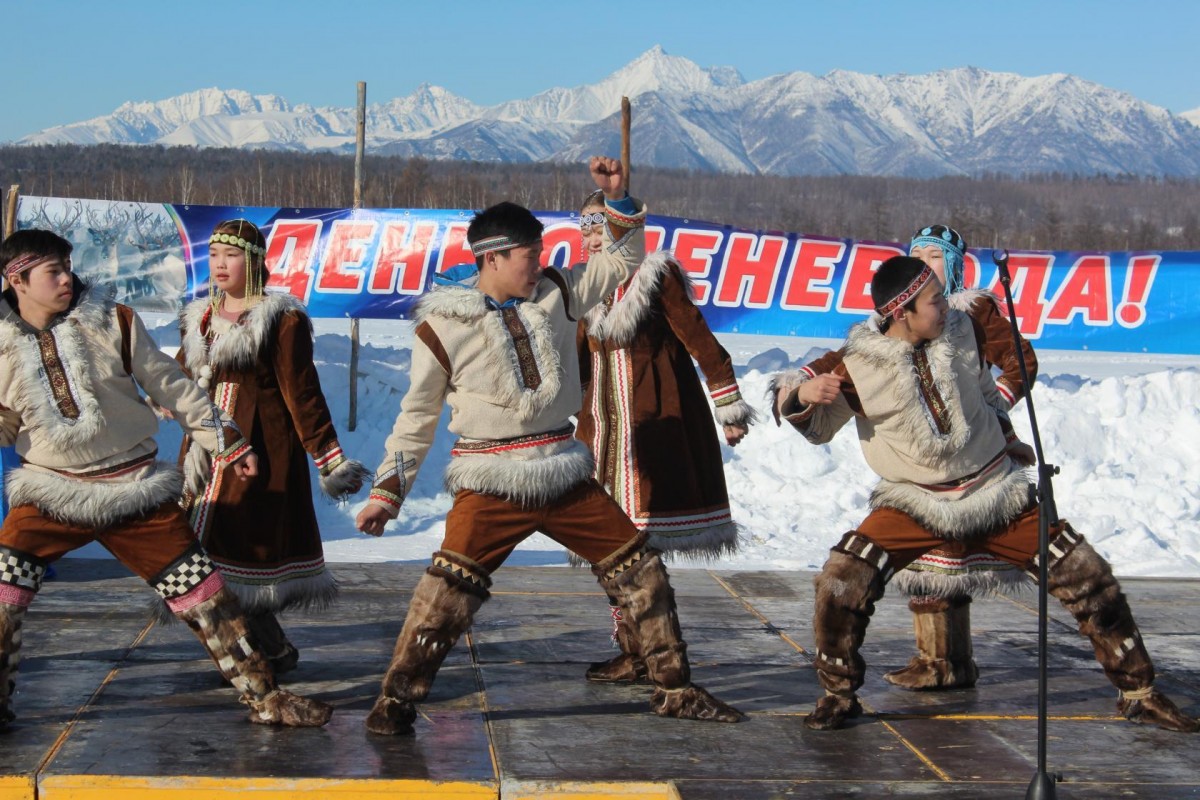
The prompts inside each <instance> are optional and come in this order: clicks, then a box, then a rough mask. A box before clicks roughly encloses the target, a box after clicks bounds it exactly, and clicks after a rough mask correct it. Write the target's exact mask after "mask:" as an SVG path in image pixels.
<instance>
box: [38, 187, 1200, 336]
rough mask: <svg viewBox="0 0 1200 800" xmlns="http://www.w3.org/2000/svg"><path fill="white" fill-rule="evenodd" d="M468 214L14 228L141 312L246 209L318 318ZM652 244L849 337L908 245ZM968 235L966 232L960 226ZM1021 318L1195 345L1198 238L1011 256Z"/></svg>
mask: <svg viewBox="0 0 1200 800" xmlns="http://www.w3.org/2000/svg"><path fill="white" fill-rule="evenodd" d="M535 213H536V214H537V216H538V218H539V219H540V220H541V221H542V222H543V223H544V224H545V226H546V230H545V235H544V245H545V247H544V250H543V260H544V261H545V263H547V264H551V265H555V266H558V267H567V266H569V265H571V264H574V263H577V262H579V261H580V260H581V256H582V252H581V243H580V238H579V230H578V220H577V217H576V214H574V213H562V212H535ZM472 214H473V212H472V211H468V210H438V209H360V210H357V211H354V210H350V209H329V208H324V209H316V208H251V207H246V208H233V207H225V206H198V205H169V204H151V203H125V202H109V201H98V200H75V199H64V198H49V197H22V198H21V200H20V204H19V207H18V213H17V219H18V226H19V227H21V228H31V227H38V228H46V229H49V230H53V231H55V232H57V233H59V234H60V235H62V236H64V237H66V238H67V239H69V240H70V241H71V243H72V244H73V245H74V246H75V251H74V266H75V269H76V270H77V271H78V272H79V273H80V274H81V275H83V276H84V277H86V278H88V279H90V280H98V281H107V282H112V283H114V284H115V285H116V287H117V291H118V298H119V299H120V300H121V301H122V302H125V303H128V304H129V305H132V306H133V307H135V308H138V309H140V310H147V311H173V310H177V309H178V308H179V307H180V306H181V304H182V303H184V302H186V301H188V300H191V299H192V298H195V297H202V296H205V295H207V293H208V291H209V290H208V237H209V234H210V233H211V231H212V229H213V227H214V226H215V225H216V224H217V223H218V222H220V221H222V220H225V219H232V218H244V219H248V220H250V221H251V222H253V223H255V224H256V225H258V226H259V227H260V228H262V229H263V231H264V232H265V233H266V234H267V266H268V268H269V270H270V272H271V278H270V282H269V285H268V288H269V289H270V290H273V291H287V292H291V293H293V294H294V295H296V297H298V298H300V299H301V300H302V301H304V302H305V303H306V304H307V306H308V309H309V313H310V314H311V315H312V316H314V317H360V318H376V319H403V318H406V317H407V316H408V315H409V314H410V313H411V311H412V308H413V305H414V303H415V302H416V301H417V300H418V299H419V297H420V296H421V294H422V293H424V292H425V291H427V290H428V288H429V285H430V281H431V278H432V275H433V274H434V273H436V272H441V271H443V270H445V269H447V268H449V267H452V266H455V265H458V264H464V263H467V262H470V261H472V257H471V252H470V248H469V247H468V246H467V243H466V230H467V225H468V223H469V222H470V219H471V216H472ZM646 233H647V246H648V249H649V250H658V249H664V248H665V249H670V250H673V251H674V252H675V255H676V257H677V258H678V259H679V261H680V263H681V264H683V266H684V268H685V269H686V270H687V271H688V273H689V275H690V276H691V279H692V283H693V289H694V295H695V298H696V303H697V305H699V306H700V308H701V309H702V311H703V313H704V316H705V318H706V319H707V320H708V323H709V325H710V326H711V327H712V328H713V330H715V331H717V332H727V333H749V334H762V335H772V336H780V335H785V336H802V337H814V338H823V339H840V338H842V337H843V336H844V335H845V333H846V330H847V329H848V328H849V326H850V325H851V324H853V323H854V322H857V321H858V320H861V319H862V318H863V317H864V316H865V315H867V314H869V313H870V312H871V300H870V291H869V287H870V281H871V276H872V274H873V273H874V271H875V269H876V267H878V265H879V264H880V263H882V262H883V261H884V260H886V259H887V258H890V257H891V256H893V255H897V254H900V253H903V252H905V248H904V245H903V244H899V243H887V242H884V243H879V242H862V241H855V240H851V239H838V238H830V237H826V236H814V235H807V234H799V233H784V232H774V231H772V232H763V231H752V230H745V229H740V228H733V227H730V226H728V225H719V224H714V223H708V222H696V221H693V220H687V219H680V218H676V217H660V216H651V217H650V220H649V224H648V225H647V230H646ZM966 233H967V235H968V236H969V235H970V231H966ZM991 256H992V251H991V250H988V249H980V250H972V251H970V252H969V253H968V256H967V259H966V285H967V286H968V287H979V288H984V289H987V290H990V291H992V292H995V293H996V294H997V295H1001V296H1002V293H1003V289H1002V288H1001V287H1000V284H999V280H998V275H997V270H996V268H995V266H993V264H992V258H991ZM1009 264H1010V269H1011V271H1012V291H1013V294H1014V299H1015V306H1016V312H1017V320H1018V324H1019V327H1020V329H1021V331H1022V333H1023V334H1024V335H1025V336H1026V337H1028V338H1030V339H1032V340H1035V341H1036V342H1037V343H1038V346H1039V347H1046V348H1052V349H1059V350H1101V351H1114V352H1150V353H1179V354H1200V336H1197V333H1198V332H1200V331H1198V328H1197V322H1198V317H1197V314H1198V313H1200V312H1198V311H1197V309H1200V252H1180V251H1160V250H1151V251H1136V252H1094V251H1093V252H1076V251H1063V250H1056V251H1019V252H1014V253H1013V254H1012V257H1011V260H1010V262H1009Z"/></svg>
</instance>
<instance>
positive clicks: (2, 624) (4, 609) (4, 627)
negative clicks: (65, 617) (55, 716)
mask: <svg viewBox="0 0 1200 800" xmlns="http://www.w3.org/2000/svg"><path fill="white" fill-rule="evenodd" d="M24 620H25V607H24V606H17V605H12V604H10V603H0V728H3V727H4V726H5V725H7V724H8V723H10V722H12V721H13V720H14V719H16V716H17V715H16V714H14V713H13V710H12V696H13V691H14V690H15V689H16V681H17V667H18V666H19V665H20V663H21V623H22V622H24Z"/></svg>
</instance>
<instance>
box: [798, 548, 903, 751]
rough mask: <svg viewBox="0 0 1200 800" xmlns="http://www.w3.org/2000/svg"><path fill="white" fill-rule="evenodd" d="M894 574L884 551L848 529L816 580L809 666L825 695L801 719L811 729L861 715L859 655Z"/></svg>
mask: <svg viewBox="0 0 1200 800" xmlns="http://www.w3.org/2000/svg"><path fill="white" fill-rule="evenodd" d="M891 576H892V568H891V563H890V559H889V557H888V554H887V551H886V550H884V549H883V548H882V547H880V546H879V545H877V544H875V543H874V542H872V541H871V540H870V539H867V538H866V537H863V536H859V535H858V534H857V533H855V532H853V531H851V532H850V533H847V534H846V535H845V536H843V537H842V540H841V542H839V543H838V545H837V546H836V547H834V548H833V549H832V550H830V552H829V558H828V560H826V562H825V566H824V567H822V568H821V574H820V575H818V576H817V577H816V580H815V581H814V584H815V587H816V603H815V607H814V609H813V634H814V639H815V641H816V645H817V652H816V657H815V658H814V660H813V666H814V667H815V668H816V670H817V680H818V681H819V682H820V684H821V686H822V688H824V689H825V696H824V697H822V698H821V699H820V700H818V701H817V705H816V708H814V709H813V710H812V712H811V713H809V715H808V716H807V717H805V718H804V724H805V726H807V727H809V728H812V729H813V730H821V731H824V730H833V729H834V728H840V727H842V725H844V724H845V722H846V720H847V719H850V718H852V717H857V716H858V715H859V714H861V713H862V705H860V704H859V702H858V695H857V694H856V692H857V691H858V689H859V687H861V686H862V685H863V677H864V675H865V674H866V670H867V665H866V663H865V662H864V661H863V659H862V656H861V655H859V649H860V648H861V647H862V643H863V639H864V638H865V637H866V634H867V625H869V624H870V622H871V615H872V614H874V613H875V601H876V600H878V599H879V598H880V597H883V587H884V586H885V585H886V583H887V581H888V579H890V578H891Z"/></svg>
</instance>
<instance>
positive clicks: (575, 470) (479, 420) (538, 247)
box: [358, 158, 741, 734]
mask: <svg viewBox="0 0 1200 800" xmlns="http://www.w3.org/2000/svg"><path fill="white" fill-rule="evenodd" d="M590 171H591V175H592V178H593V180H594V181H595V183H596V186H597V187H599V188H600V189H601V190H602V192H603V194H604V197H605V209H604V216H605V233H604V236H605V241H604V247H603V248H602V252H600V253H598V254H596V255H593V256H592V257H591V259H590V260H589V261H588V263H587V264H586V265H576V266H575V267H573V268H571V269H567V270H557V269H553V268H546V269H543V268H542V266H541V263H540V257H541V253H542V224H541V223H540V222H538V220H537V218H536V217H534V216H533V214H531V213H530V212H529V211H528V210H527V209H525V208H522V207H521V206H518V205H515V204H513V203H500V204H499V205H495V206H492V207H491V208H488V209H486V210H485V211H482V212H480V213H479V214H477V215H476V216H475V218H474V219H473V220H472V221H471V225H470V227H469V228H468V230H467V240H468V242H469V243H470V244H471V250H472V253H473V254H474V256H475V267H476V269H475V270H473V271H472V270H468V271H471V272H474V274H473V275H471V276H470V277H468V278H464V279H463V280H462V282H460V283H458V284H454V285H449V286H443V287H441V288H435V289H434V290H433V291H432V292H430V294H429V295H428V296H427V297H425V298H424V299H423V300H422V301H421V303H420V305H419V307H418V309H417V314H416V319H417V323H418V324H417V328H416V341H415V342H414V343H413V355H412V373H411V374H412V383H411V385H410V386H409V390H408V394H407V395H405V397H404V400H403V402H402V404H401V410H400V415H399V417H398V418H397V419H396V424H395V427H394V428H393V430H392V434H391V436H390V437H389V438H388V440H387V443H386V445H385V453H386V456H385V458H384V462H383V464H382V465H381V466H380V468H379V470H378V472H377V473H376V476H375V486H374V488H373V489H372V491H371V498H370V501H369V502H368V505H367V507H366V508H364V509H363V511H362V512H360V513H359V515H358V527H359V529H360V530H362V531H363V532H365V533H369V534H372V535H376V536H378V535H379V534H381V533H382V532H383V527H384V525H385V523H387V522H388V521H389V520H392V519H395V518H396V516H397V515H398V513H399V510H400V506H401V504H402V503H403V501H404V498H405V496H406V495H407V494H408V490H409V487H411V486H412V483H413V480H414V479H415V478H416V474H417V470H418V469H419V468H420V466H421V462H422V461H424V459H425V456H426V454H427V453H428V451H429V447H430V445H431V444H432V442H433V437H434V432H435V430H436V428H437V423H438V418H439V417H440V416H441V413H442V407H443V405H445V404H447V403H448V404H449V405H450V409H451V418H450V425H449V427H450V430H451V431H453V432H454V433H455V434H457V435H458V436H459V437H460V438H459V440H458V442H457V443H456V444H455V446H454V448H453V450H451V455H452V459H451V463H450V466H449V467H448V468H447V470H446V485H447V487H448V488H449V489H450V491H452V492H453V493H454V494H455V497H454V507H453V508H451V510H450V513H449V515H448V516H447V518H446V537H445V540H444V541H443V543H442V547H441V549H440V550H438V551H437V552H435V553H434V554H433V564H432V566H430V567H429V568H428V569H427V570H426V573H425V575H423V576H422V578H421V580H420V582H419V583H418V584H417V587H416V589H415V590H414V592H413V598H412V603H411V604H410V606H409V610H408V617H407V619H406V620H405V622H404V628H403V630H402V631H401V632H400V637H399V639H398V640H397V642H396V648H395V652H394V654H393V656H392V662H391V665H390V666H389V668H388V671H387V674H386V675H385V676H384V679H383V690H382V693H381V694H380V696H379V698H378V700H376V702H375V706H374V708H373V709H372V710H371V713H370V715H369V716H368V717H367V729H368V730H370V731H371V732H373V733H379V734H405V733H412V731H413V727H412V723H413V721H414V720H415V718H416V705H415V704H416V703H417V702H418V701H420V700H423V699H425V697H426V696H427V695H428V694H429V689H430V686H431V684H432V683H433V679H434V676H435V675H436V673H437V670H438V667H439V666H440V665H441V663H442V661H443V659H445V657H446V654H447V653H448V652H449V650H450V648H451V647H452V646H453V645H454V643H455V642H456V641H457V640H458V637H459V636H460V635H462V633H463V632H465V631H466V630H467V629H468V628H469V627H470V626H471V620H472V618H473V617H474V615H475V613H476V612H477V611H478V610H479V608H480V606H481V605H482V604H483V602H484V601H485V600H487V599H488V588H489V587H490V586H491V583H492V581H491V575H492V573H493V572H495V571H496V569H498V568H499V567H500V565H501V564H503V563H504V560H505V559H506V558H507V557H508V555H509V553H511V552H512V551H513V549H514V548H515V547H516V546H517V545H518V544H520V543H521V541H523V540H524V539H526V538H527V537H528V536H530V535H531V534H532V533H533V532H535V531H539V530H540V531H542V532H543V533H545V534H546V535H547V536H549V537H550V538H552V539H554V540H555V541H557V542H559V543H561V544H563V545H564V546H566V547H568V548H569V549H571V550H572V551H573V552H575V553H576V554H577V555H579V556H580V557H582V558H584V559H586V560H587V561H589V562H591V563H592V565H593V567H592V571H593V572H594V573H595V574H596V576H597V578H598V579H599V581H600V585H601V586H602V587H603V588H604V590H605V591H606V592H607V593H608V594H609V596H610V597H615V598H617V600H618V602H619V603H620V605H621V608H622V612H623V614H624V616H625V619H626V620H628V621H629V623H630V624H631V625H633V626H635V627H636V628H637V630H638V633H639V636H640V641H641V650H642V657H643V658H644V660H645V662H646V668H647V672H648V676H649V678H650V680H651V682H652V683H653V684H654V693H653V696H652V698H651V701H650V704H651V707H652V708H653V709H654V711H655V712H656V713H658V714H659V715H661V716H670V717H679V718H683V719H698V720H713V721H720V722H736V721H738V720H739V719H740V718H741V714H739V713H738V712H737V711H736V710H734V709H733V708H731V707H729V706H727V705H725V704H724V703H722V702H721V701H720V700H718V699H716V698H715V697H713V696H712V695H710V694H709V693H708V692H706V691H705V690H704V689H702V688H700V687H699V686H696V685H694V684H693V683H691V679H690V668H689V665H688V660H687V646H686V645H685V644H684V642H683V640H682V637H681V633H680V630H679V622H678V619H677V618H676V614H675V602H674V595H673V593H672V591H671V587H670V583H669V581H668V579H667V573H666V570H665V569H664V567H663V565H662V561H661V560H660V559H659V554H658V551H656V550H654V549H652V548H650V547H649V546H648V545H647V536H646V535H645V534H644V533H639V532H638V530H637V529H636V528H635V527H634V525H633V523H632V522H630V520H629V517H627V516H626V515H625V513H624V512H622V511H621V509H620V507H619V506H618V505H617V504H616V503H615V502H613V500H612V498H610V497H609V496H608V494H607V493H606V492H605V491H604V489H603V488H602V487H601V486H600V485H599V484H598V483H597V482H596V480H595V478H594V477H593V476H592V473H593V469H594V467H593V460H592V457H591V454H590V453H589V452H588V450H587V447H586V446H585V445H584V444H583V443H582V442H580V441H578V440H577V439H575V438H574V436H573V426H572V425H571V421H570V417H571V415H572V414H575V413H576V412H578V411H579V409H580V407H581V402H582V395H581V390H580V386H579V380H578V378H577V377H576V376H577V375H578V374H579V364H578V353H577V350H576V342H575V333H576V323H577V320H578V319H579V318H580V317H581V316H582V315H583V314H584V313H586V312H587V311H588V310H589V309H590V308H592V307H593V306H595V305H596V304H597V303H599V302H601V300H603V298H604V297H605V296H606V295H607V294H608V293H610V292H611V291H612V290H613V289H615V288H616V287H617V285H618V284H620V283H621V282H622V281H624V280H625V279H626V278H627V277H628V276H629V274H630V272H631V271H632V270H633V269H634V268H635V267H636V266H637V265H638V264H640V263H641V261H642V258H643V257H644V255H645V234H644V230H643V228H644V225H645V218H646V211H645V209H644V208H639V207H638V204H637V203H636V202H635V201H633V200H632V199H630V198H628V197H627V196H626V195H625V193H624V191H623V190H622V188H621V187H622V185H623V184H622V173H621V165H620V162H619V161H614V160H612V159H608V158H593V159H592V160H591V163H590ZM455 274H456V275H457V273H455Z"/></svg>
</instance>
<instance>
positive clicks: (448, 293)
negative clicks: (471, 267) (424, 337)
mask: <svg viewBox="0 0 1200 800" xmlns="http://www.w3.org/2000/svg"><path fill="white" fill-rule="evenodd" d="M486 313H488V307H487V303H486V302H485V301H484V294H483V292H481V291H479V290H478V289H471V288H467V287H465V286H438V287H436V288H434V289H433V290H432V291H431V292H429V294H427V295H425V296H424V297H422V298H421V300H420V301H419V302H418V303H417V305H416V308H414V309H413V322H415V323H416V324H417V325H420V324H421V323H422V322H424V321H425V320H426V319H428V318H429V317H442V318H444V319H453V320H458V321H459V322H474V321H475V320H477V319H479V318H480V317H482V316H483V315H484V314H486Z"/></svg>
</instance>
